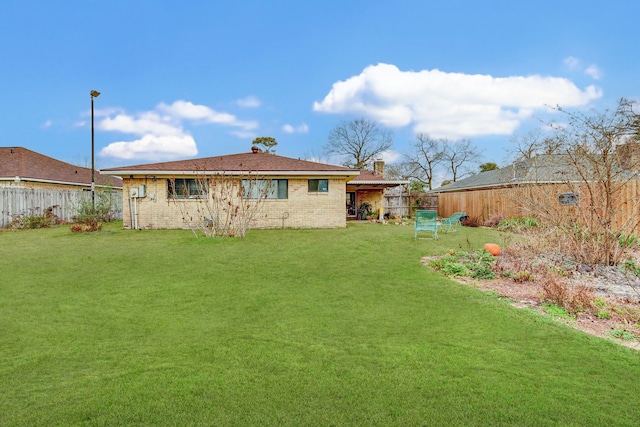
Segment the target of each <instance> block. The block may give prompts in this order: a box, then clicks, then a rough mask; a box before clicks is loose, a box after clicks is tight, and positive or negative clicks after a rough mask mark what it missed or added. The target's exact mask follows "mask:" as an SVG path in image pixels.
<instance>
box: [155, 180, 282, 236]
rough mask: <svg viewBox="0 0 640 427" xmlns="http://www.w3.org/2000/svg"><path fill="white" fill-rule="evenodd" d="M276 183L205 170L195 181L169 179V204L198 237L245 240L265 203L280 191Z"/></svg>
mask: <svg viewBox="0 0 640 427" xmlns="http://www.w3.org/2000/svg"><path fill="white" fill-rule="evenodd" d="M275 182H276V181H274V180H269V179H260V178H258V177H256V176H255V175H246V176H235V175H233V176H231V175H227V174H224V173H221V174H213V175H210V174H207V173H206V171H202V172H201V173H200V174H199V175H198V176H197V177H196V178H188V179H187V178H170V179H169V193H170V195H171V197H170V198H169V200H167V202H168V203H170V204H173V205H175V206H176V207H177V208H178V210H179V211H180V214H181V216H182V221H183V223H184V224H185V225H186V226H187V227H188V228H189V229H191V230H192V231H193V233H194V234H195V235H196V237H197V236H198V232H200V233H202V234H203V235H204V236H206V237H244V236H245V234H246V231H247V230H248V229H249V228H250V226H251V223H252V221H253V220H254V219H256V218H257V216H258V215H259V214H260V211H261V210H262V207H263V205H264V201H265V200H266V199H267V198H268V197H269V195H270V194H271V193H272V192H274V191H277V188H275V189H274V188H273V187H274V183H275ZM276 187H277V185H276Z"/></svg>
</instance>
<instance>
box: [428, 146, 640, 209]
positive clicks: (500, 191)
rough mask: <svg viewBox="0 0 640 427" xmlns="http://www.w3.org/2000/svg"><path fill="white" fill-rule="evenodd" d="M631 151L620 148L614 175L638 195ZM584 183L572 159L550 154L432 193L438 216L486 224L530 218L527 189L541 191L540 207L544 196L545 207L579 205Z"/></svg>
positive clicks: (455, 183)
mask: <svg viewBox="0 0 640 427" xmlns="http://www.w3.org/2000/svg"><path fill="white" fill-rule="evenodd" d="M638 147H639V148H640V146H638ZM629 149H635V148H634V147H633V146H631V147H630V146H628V145H627V146H620V147H619V150H618V154H619V157H618V159H619V160H618V161H619V162H620V163H619V167H617V168H616V170H615V171H614V172H615V176H616V177H617V179H621V180H623V182H627V181H628V182H629V191H630V192H632V193H634V194H636V193H637V191H638V190H637V184H638V183H637V177H638V171H637V170H635V167H630V166H629V165H630V164H632V163H633V165H636V166H637V165H639V164H640V149H638V150H637V152H636V153H635V154H634V156H637V157H638V161H633V162H632V161H630V160H629V159H630V158H631V157H630V156H631V155H630V154H629V152H628V150H629ZM625 150H627V151H625ZM587 169H588V166H584V167H583V171H584V170H587ZM583 183H584V179H583V178H582V177H581V176H580V175H579V174H578V172H577V169H576V167H575V166H574V165H573V164H572V162H571V159H570V158H569V156H567V155H562V154H547V155H539V156H535V157H533V158H531V159H527V160H521V161H516V162H515V163H513V164H511V165H509V166H506V167H503V168H500V169H497V170H491V171H487V172H481V173H478V174H475V175H472V176H469V177H467V178H464V179H461V180H458V181H456V182H452V183H450V184H447V185H445V186H442V187H439V188H436V189H434V190H432V191H430V192H429V193H430V194H437V195H438V214H439V216H442V217H446V216H450V215H451V214H453V213H454V212H465V213H467V214H468V215H469V216H472V217H477V218H479V219H480V220H486V219H488V218H489V217H490V216H491V215H494V214H502V215H505V216H526V215H528V212H526V206H523V204H522V203H521V202H522V196H523V194H525V193H522V190H523V189H525V188H536V189H538V192H537V194H538V195H539V196H540V197H541V199H540V200H539V202H538V203H543V200H542V196H543V195H544V197H545V198H547V197H548V199H547V200H545V201H544V203H553V204H555V205H565V206H567V205H572V204H574V203H576V201H577V197H578V195H577V194H573V191H577V190H576V189H580V188H582V186H583ZM528 194H531V193H528ZM581 196H586V195H585V194H583V195H581ZM634 209H635V208H632V206H631V204H630V205H629V211H628V212H620V215H621V216H625V215H635V214H636V212H635V210H634Z"/></svg>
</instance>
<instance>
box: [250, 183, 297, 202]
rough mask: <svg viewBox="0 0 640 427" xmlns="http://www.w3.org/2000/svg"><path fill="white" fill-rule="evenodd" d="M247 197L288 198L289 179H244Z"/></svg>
mask: <svg viewBox="0 0 640 427" xmlns="http://www.w3.org/2000/svg"><path fill="white" fill-rule="evenodd" d="M242 188H243V189H244V197H245V199H263V198H264V199H287V198H288V196H289V180H287V179H243V180H242Z"/></svg>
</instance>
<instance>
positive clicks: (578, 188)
mask: <svg viewBox="0 0 640 427" xmlns="http://www.w3.org/2000/svg"><path fill="white" fill-rule="evenodd" d="M632 107H633V104H632V103H630V102H629V101H626V100H621V101H620V104H619V106H618V108H617V109H616V110H615V111H613V112H606V113H603V114H599V115H595V116H588V115H585V114H580V113H569V112H566V111H564V110H562V109H560V108H558V110H559V111H560V112H563V113H565V115H566V117H567V118H568V123H567V124H566V125H563V126H557V127H556V128H555V130H556V134H555V136H554V138H552V141H553V143H551V144H550V145H552V146H553V147H555V148H554V153H557V154H558V158H560V156H561V157H562V162H561V164H562V166H559V167H558V170H555V171H553V173H550V170H549V167H548V165H538V164H536V159H535V158H531V159H528V160H527V165H528V167H529V169H530V174H531V175H530V182H529V183H528V184H526V185H522V186H520V187H518V188H516V189H515V191H514V193H513V197H512V201H513V202H514V203H516V204H517V205H518V207H519V209H520V211H521V212H522V214H523V216H524V215H529V216H533V217H536V218H538V219H539V220H541V222H542V223H543V224H545V226H547V227H549V233H548V234H547V236H546V237H547V238H548V239H550V243H551V244H552V245H553V246H555V247H556V248H557V249H558V250H559V251H561V252H562V253H564V254H567V255H570V256H572V257H573V258H574V259H575V260H576V261H578V262H581V263H588V264H604V265H618V264H619V263H620V262H622V261H623V260H624V259H625V258H626V257H627V256H628V251H629V249H630V247H631V246H632V245H633V243H634V241H635V237H634V236H635V233H637V232H638V229H639V226H640V193H639V191H640V180H638V174H639V172H640V116H638V114H636V113H635V112H634V111H633V109H632ZM545 168H546V170H545ZM538 171H540V174H539V175H538ZM543 171H544V172H543ZM562 193H565V194H567V195H571V197H574V198H575V199H574V200H572V203H560V201H559V195H560V194H562Z"/></svg>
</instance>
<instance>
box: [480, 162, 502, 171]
mask: <svg viewBox="0 0 640 427" xmlns="http://www.w3.org/2000/svg"><path fill="white" fill-rule="evenodd" d="M498 169H500V168H499V167H498V165H497V164H496V163H493V162H486V163H483V164H481V165H480V172H488V171H494V170H498Z"/></svg>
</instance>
